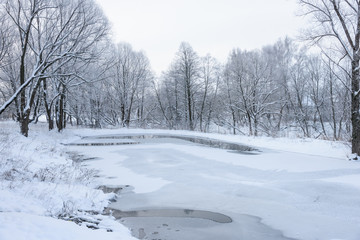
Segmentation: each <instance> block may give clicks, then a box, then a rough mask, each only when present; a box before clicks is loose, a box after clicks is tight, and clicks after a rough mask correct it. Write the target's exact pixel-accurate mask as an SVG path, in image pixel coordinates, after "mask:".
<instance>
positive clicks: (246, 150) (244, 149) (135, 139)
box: [76, 134, 260, 155]
mask: <svg viewBox="0 0 360 240" xmlns="http://www.w3.org/2000/svg"><path fill="white" fill-rule="evenodd" d="M169 138H170V139H179V140H184V141H187V142H192V143H195V144H200V145H205V146H208V147H212V148H220V149H226V150H230V151H233V152H237V153H243V154H248V155H252V154H258V153H259V152H260V151H259V150H258V149H256V148H254V147H251V146H248V145H244V144H239V143H233V142H226V141H221V140H217V139H212V138H204V137H197V136H186V135H171V134H131V135H122V134H114V135H100V136H91V137H84V138H82V141H83V142H86V141H88V142H89V141H91V142H93V143H88V145H91V144H92V145H94V144H96V141H98V142H103V143H104V142H109V143H111V142H117V141H116V140H122V144H126V143H127V144H138V143H141V141H142V140H148V139H169ZM76 145H78V144H76Z"/></svg>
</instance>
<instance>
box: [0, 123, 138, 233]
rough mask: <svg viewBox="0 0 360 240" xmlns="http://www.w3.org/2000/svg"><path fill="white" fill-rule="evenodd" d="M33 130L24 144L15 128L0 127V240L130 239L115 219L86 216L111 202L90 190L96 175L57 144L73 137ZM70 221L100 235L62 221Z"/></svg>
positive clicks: (94, 215) (102, 194)
mask: <svg viewBox="0 0 360 240" xmlns="http://www.w3.org/2000/svg"><path fill="white" fill-rule="evenodd" d="M32 129H33V130H32V131H31V132H30V136H29V138H25V137H23V136H21V135H20V134H19V133H18V126H17V125H16V124H15V123H12V122H0V153H1V154H0V203H1V204H0V239H1V240H13V239H16V240H39V239H44V240H45V239H46V240H50V239H51V240H56V239H59V240H65V239H87V240H91V239H94V240H95V239H96V240H99V239H114V240H115V239H116V240H119V239H125V240H127V239H134V238H133V237H131V235H130V231H129V230H128V229H127V228H125V227H124V226H123V225H121V224H120V223H118V222H116V221H115V220H114V218H112V217H106V216H103V215H100V214H89V213H88V212H89V211H94V212H102V211H103V209H104V207H106V206H107V205H108V204H109V200H110V199H111V198H113V197H114V196H113V194H104V193H103V192H102V191H101V190H97V189H95V187H96V186H98V185H99V184H100V182H97V181H96V178H94V175H95V174H97V172H96V171H94V170H92V169H87V168H84V167H81V166H80V165H79V164H76V163H74V162H73V161H72V160H70V158H69V155H68V154H67V153H66V152H67V151H68V150H67V149H66V148H65V147H64V146H63V145H61V144H60V143H61V142H62V141H66V140H67V139H69V138H71V137H73V134H72V133H71V132H70V131H69V133H66V132H65V133H63V134H59V133H56V132H55V131H54V132H48V131H47V130H46V126H45V125H43V126H32ZM69 217H77V218H81V219H87V220H88V221H89V222H94V223H97V224H98V225H99V226H98V227H99V228H100V229H99V230H91V229H89V228H88V227H86V226H85V223H83V225H82V226H79V225H77V224H75V223H74V222H73V221H64V220H63V219H66V218H69ZM88 224H89V223H88ZM108 229H111V230H112V231H113V232H107V230H108Z"/></svg>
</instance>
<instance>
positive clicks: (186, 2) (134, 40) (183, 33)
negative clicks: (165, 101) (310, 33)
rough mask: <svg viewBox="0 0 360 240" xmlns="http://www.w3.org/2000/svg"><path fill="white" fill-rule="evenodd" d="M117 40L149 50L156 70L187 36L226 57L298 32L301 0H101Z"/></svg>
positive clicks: (201, 47) (197, 45)
mask: <svg viewBox="0 0 360 240" xmlns="http://www.w3.org/2000/svg"><path fill="white" fill-rule="evenodd" d="M97 2H98V3H99V4H100V6H102V8H103V10H104V12H105V14H106V15H107V17H108V18H109V20H110V22H111V24H112V27H113V32H114V40H115V41H116V42H121V41H122V42H128V43H130V44H131V45H132V46H133V48H134V49H135V50H143V51H144V52H145V53H146V55H147V56H148V58H149V59H150V62H151V65H152V68H153V70H154V71H155V72H156V73H158V74H159V73H161V71H164V70H166V69H167V68H168V66H169V64H170V63H171V61H172V60H173V58H174V55H175V53H176V51H177V50H178V48H179V46H180V43H181V42H182V41H185V42H188V43H190V45H191V46H192V47H193V49H194V50H195V51H196V52H197V53H198V54H199V55H201V56H203V55H206V54H207V53H210V54H211V55H212V56H214V57H216V58H217V59H218V60H220V61H221V62H224V61H225V60H226V58H227V56H228V54H229V52H230V51H231V50H232V49H233V48H241V49H247V50H252V49H256V48H261V47H262V46H264V45H267V44H272V43H275V42H276V41H277V40H278V39H279V38H283V37H285V36H290V37H296V35H298V31H299V29H300V27H301V24H302V22H303V20H302V19H301V18H300V17H296V16H295V15H296V14H295V12H296V10H297V8H298V6H297V4H296V0H97Z"/></svg>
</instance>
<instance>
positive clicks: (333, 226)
mask: <svg viewBox="0 0 360 240" xmlns="http://www.w3.org/2000/svg"><path fill="white" fill-rule="evenodd" d="M14 126H15V125H14V124H12V123H0V129H3V130H1V131H2V132H1V134H2V135H1V136H2V138H3V139H4V138H8V140H6V139H5V140H6V141H7V142H8V143H10V144H7V145H6V146H4V144H3V145H0V151H1V153H2V154H1V161H2V162H4V161H5V163H6V164H5V165H4V164H2V165H1V167H0V180H1V185H0V191H1V193H0V201H1V202H2V205H1V206H0V239H69V238H74V239H115V238H116V239H130V238H131V237H130V233H129V231H128V230H127V229H125V228H124V227H123V226H122V225H120V224H117V223H116V222H114V221H113V219H111V218H107V217H102V216H88V215H87V216H86V217H92V218H95V217H97V218H103V219H101V221H100V222H101V225H103V226H102V230H90V229H88V228H86V227H84V226H83V227H80V226H78V225H76V224H75V223H73V222H67V221H63V220H59V219H56V218H54V217H56V216H58V215H59V214H61V213H64V212H65V213H67V212H68V213H69V214H70V213H71V214H74V212H75V213H76V214H79V215H81V214H86V212H84V211H85V210H94V211H100V210H101V209H102V208H103V207H104V206H106V204H107V203H108V200H109V199H110V198H112V197H113V196H112V195H111V194H110V195H107V194H103V193H102V192H101V191H99V190H95V189H94V188H95V187H96V186H99V185H103V184H106V185H122V184H123V185H125V184H128V185H131V186H132V187H133V191H132V192H130V193H127V194H123V195H122V196H121V197H120V199H118V201H117V202H116V203H114V204H113V205H112V206H113V207H114V208H119V209H121V210H136V209H144V208H166V207H168V208H174V207H175V208H189V209H198V210H209V211H215V212H220V213H224V214H226V215H228V216H230V217H231V218H232V219H233V220H234V222H233V223H231V224H227V225H226V226H228V227H227V228H226V231H231V227H235V226H236V227H238V226H241V225H240V223H242V224H244V222H243V221H244V218H243V217H244V216H255V217H258V218H260V219H261V222H262V223H263V224H265V225H266V226H268V227H269V228H271V229H275V230H279V231H281V232H282V233H283V234H284V236H286V237H289V238H295V239H304V240H305V239H309V240H310V239H313V240H315V239H324V240H325V239H344V240H345V239H347V240H358V239H360V162H357V161H348V160H347V154H349V147H348V146H347V145H346V144H344V143H339V142H337V143H334V142H328V141H321V140H312V139H273V138H252V137H243V136H231V135H219V134H204V133H194V132H187V131H166V130H142V129H130V130H129V129H112V130H91V129H68V130H66V131H65V132H63V133H62V134H58V133H56V132H50V133H49V132H47V131H46V129H42V128H39V127H34V126H32V129H35V130H32V132H31V133H30V137H29V138H28V139H26V138H23V137H21V136H20V135H19V134H15V133H14V131H17V128H16V127H15V129H14ZM5 129H9V130H5ZM5 132H10V133H6V134H4V133H5ZM143 133H147V134H157V133H161V134H164V133H165V134H173V135H174V134H175V135H195V136H202V137H209V138H215V139H221V140H225V141H229V142H237V143H243V144H247V145H251V146H253V147H256V148H258V149H259V150H261V152H260V153H258V154H254V155H247V154H239V153H234V152H231V151H227V150H223V149H216V148H210V147H206V146H200V145H197V144H193V143H189V142H185V141H182V140H176V139H160V140H151V139H148V140H146V139H145V140H142V141H141V143H140V144H132V145H111V146H65V145H60V143H64V144H66V143H74V142H79V141H82V142H83V141H84V139H82V140H81V137H84V136H97V135H107V134H111V135H114V134H143ZM4 136H5V137H4ZM3 141H4V140H3ZM89 141H91V142H94V139H91V140H89ZM101 141H102V142H103V141H105V140H104V139H102V140H101ZM111 141H114V140H111ZM1 147H2V148H1ZM68 151H72V152H74V151H76V152H79V153H80V154H83V155H85V156H86V157H88V158H95V159H92V160H89V161H84V162H82V164H81V166H80V165H77V164H73V163H71V162H70V161H69V160H67V158H66V156H67V155H66V154H65V152H68ZM4 156H6V157H4ZM8 159H10V160H8ZM25 163H26V164H25ZM72 166H74V167H75V170H73V171H71V170H70V168H71V167H72ZM84 167H87V169H88V170H85V169H84ZM12 168H14V169H18V171H16V172H11V171H10V170H11V169H12ZM9 169H10V170H9ZM44 169H48V170H46V171H45V170H44ZM90 169H96V170H98V171H99V172H98V173H95V174H97V175H99V176H100V177H98V178H93V177H92V174H94V173H93V171H92V170H90ZM20 170H21V171H20ZM9 171H10V172H9ZM52 172H55V174H53V175H55V177H53V178H52V177H42V178H41V177H39V176H48V175H50V176H52V175H51V173H52ZM4 173H6V174H4ZM36 173H37V174H36ZM40 173H41V174H40ZM60 173H65V176H66V177H61V176H63V175H62V174H60ZM35 175H36V176H37V177H36V178H34V176H35ZM94 179H96V181H95V180H94ZM94 181H95V182H94ZM78 210H81V211H82V212H81V213H79V212H78ZM237 224H239V225H237ZM106 226H107V227H106ZM224 226H225V225H224ZM255 227H256V226H255ZM107 228H111V229H113V230H114V232H110V233H109V232H106V229H107ZM217 229H219V228H217V227H213V228H208V229H207V231H210V232H211V231H215V230H217ZM219 230H221V229H219ZM237 231H239V229H237ZM254 231H256V229H254ZM243 233H244V234H245V233H246V231H243ZM14 234H16V235H14ZM14 236H16V237H14ZM17 237H18V238H17ZM239 237H241V231H240V233H239ZM243 237H245V239H247V238H246V235H243Z"/></svg>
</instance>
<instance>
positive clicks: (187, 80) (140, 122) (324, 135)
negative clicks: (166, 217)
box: [0, 0, 360, 153]
mask: <svg viewBox="0 0 360 240" xmlns="http://www.w3.org/2000/svg"><path fill="white" fill-rule="evenodd" d="M299 2H300V3H301V5H302V6H303V7H304V9H305V10H304V11H305V12H307V13H309V14H312V13H313V12H316V11H317V13H318V14H314V16H315V20H316V21H317V23H319V24H318V26H317V27H314V29H312V30H311V33H308V34H307V36H308V37H309V38H308V40H310V41H311V42H312V43H313V45H312V47H313V48H314V46H317V47H319V49H320V51H309V49H307V48H306V47H300V46H299V45H298V44H296V43H295V42H294V41H293V40H291V39H289V38H285V39H280V40H278V42H276V43H274V44H270V45H267V46H264V47H263V48H261V49H257V50H252V51H246V50H241V46H234V47H235V48H234V49H233V50H230V49H229V52H230V53H229V56H228V59H227V61H226V62H219V61H218V60H217V59H215V58H214V57H212V56H211V55H210V54H209V55H206V56H199V55H198V54H197V52H196V49H193V48H192V47H191V45H190V44H189V43H187V42H182V43H181V44H180V46H179V49H178V51H177V53H176V54H175V56H174V59H173V61H172V62H171V63H169V67H168V70H167V71H165V72H163V73H161V74H160V75H158V76H156V75H155V74H154V73H153V72H152V70H151V65H150V62H149V60H148V58H147V57H146V54H145V53H144V52H141V51H140V52H139V51H135V50H134V49H132V47H131V45H130V44H129V43H113V42H112V41H111V38H110V34H111V30H110V25H109V23H108V20H107V18H106V16H105V15H104V14H103V12H102V10H101V9H100V8H99V7H98V6H97V5H96V3H95V2H94V1H93V0H19V1H8V0H0V4H1V5H0V7H1V8H0V20H1V23H2V25H1V27H0V118H1V119H13V120H15V121H17V122H19V125H20V131H21V133H22V134H23V135H25V136H27V135H28V130H29V124H30V123H36V122H37V121H38V120H39V118H40V117H41V116H43V117H46V119H47V122H48V127H49V130H51V129H54V128H57V129H58V131H61V130H63V129H64V128H65V127H66V126H67V124H71V125H78V126H86V127H93V128H102V127H108V126H116V127H118V126H121V127H141V128H167V129H186V130H196V131H202V132H215V131H217V132H227V133H233V134H242V135H254V136H259V135H261V136H273V137H279V136H297V137H311V138H320V139H328V140H344V141H353V143H354V135H353V134H354V131H352V129H353V128H354V123H355V122H354V120H356V119H358V116H354V111H353V110H354V109H355V108H356V107H357V108H358V105H356V104H355V105H356V106H355V105H354V102H359V99H358V95H359V94H358V93H359V91H358V90H356V89H358V85H357V86H354V81H355V82H358V80H359V78H358V74H359V67H358V66H359V64H358V63H359V59H360V57H359V56H358V55H359V51H358V50H359V43H358V42H359V31H360V28H359V29H358V30H356V24H358V23H359V21H358V18H357V16H359V14H358V13H359V11H358V6H359V3H358V2H357V1H350V2H349V1H346V2H348V3H349V4H345V3H344V2H342V1H336V0H332V1H329V3H327V5H322V3H321V1H305V0H304V1H299ZM324 4H325V3H324ZM351 4H352V5H351ZM356 4H357V5H356ZM355 5H356V6H355ZM324 9H325V10H324ZM326 11H328V12H326ZM321 13H323V15H321ZM338 13H339V14H338ZM337 16H338V18H336V17H337ZM339 16H343V18H339ZM341 19H343V20H344V19H345V21H344V22H342V21H341ZM321 21H323V22H321ZM326 24H329V25H328V26H330V27H326V28H325V27H324V26H327V25H326ZM344 24H345V25H344ZM347 25H349V29H350V30H349V32H348V33H346V31H344V30H341V29H344V28H343V27H344V26H345V27H346V26H347ZM339 28H340V30H338V29H339ZM321 29H322V30H321ZM328 32H332V33H333V35H334V36H330V37H333V38H335V39H337V40H339V41H337V42H336V41H327V38H328V37H329V34H327V33H328ZM353 35H354V37H353V38H352V36H353ZM350 40H352V41H350ZM339 43H340V44H339ZM237 47H239V48H237ZM356 62H357V65H356ZM354 64H355V65H354ZM354 74H355V75H356V74H357V75H356V76H357V77H356V76H355V78H354ZM356 91H357V93H356ZM354 97H355V98H356V99H354ZM357 114H358V111H357ZM353 152H354V153H355V152H356V151H353Z"/></svg>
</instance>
